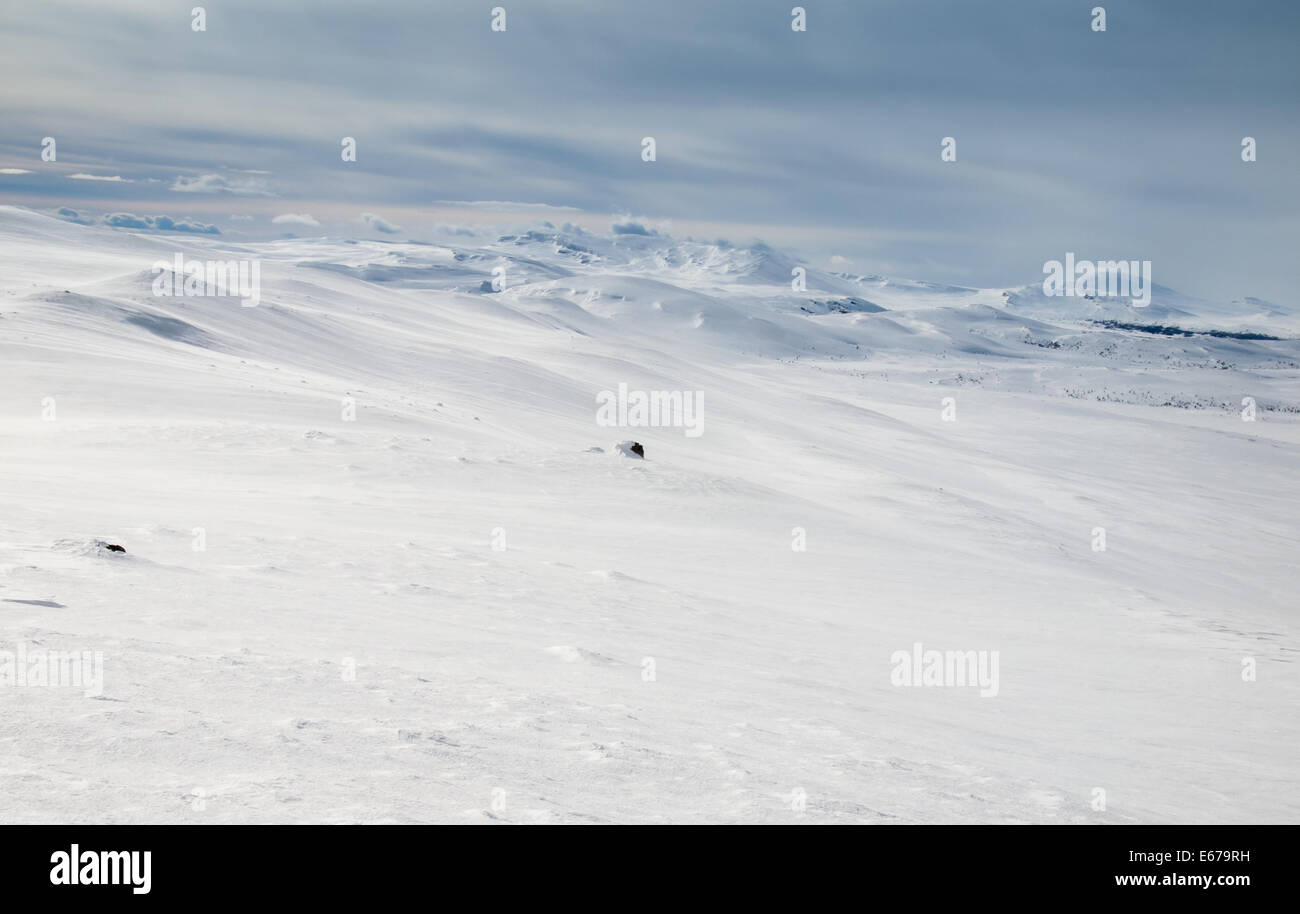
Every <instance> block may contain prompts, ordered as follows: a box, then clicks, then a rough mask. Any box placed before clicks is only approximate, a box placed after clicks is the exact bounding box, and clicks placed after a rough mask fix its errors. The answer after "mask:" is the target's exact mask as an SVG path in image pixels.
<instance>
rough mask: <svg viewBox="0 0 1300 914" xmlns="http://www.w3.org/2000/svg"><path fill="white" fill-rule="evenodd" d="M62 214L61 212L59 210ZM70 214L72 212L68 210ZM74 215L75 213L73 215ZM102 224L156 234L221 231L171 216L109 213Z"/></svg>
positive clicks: (212, 233)
mask: <svg viewBox="0 0 1300 914" xmlns="http://www.w3.org/2000/svg"><path fill="white" fill-rule="evenodd" d="M60 212H61V213H62V212H63V210H60ZM68 212H72V210H68ZM74 215H75V213H74ZM104 224H105V225H111V226H113V227H114V228H132V229H143V230H144V231H157V232H185V233H187V234H191V235H220V234H221V229H219V228H217V227H216V226H215V225H205V224H204V223H202V222H186V221H184V220H181V221H179V222H178V221H176V220H175V219H173V218H172V217H171V216H137V215H135V214H134V213H110V214H108V215H107V216H105V217H104Z"/></svg>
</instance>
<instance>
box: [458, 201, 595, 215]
mask: <svg viewBox="0 0 1300 914" xmlns="http://www.w3.org/2000/svg"><path fill="white" fill-rule="evenodd" d="M433 205H434V206H452V207H455V208H456V209H475V210H486V211H488V212H501V213H511V212H515V211H517V210H545V211H548V212H556V213H578V212H582V211H581V210H580V209H579V208H578V207H576V206H555V205H553V204H550V203H516V202H514V201H512V200H434V201H433Z"/></svg>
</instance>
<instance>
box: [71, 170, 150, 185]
mask: <svg viewBox="0 0 1300 914" xmlns="http://www.w3.org/2000/svg"><path fill="white" fill-rule="evenodd" d="M68 180H69V181H113V182H116V183H119V184H133V183H135V182H133V181H132V180H131V179H130V178H124V177H122V176H121V175H88V174H86V173H85V172H80V171H79V172H77V173H76V174H75V175H68Z"/></svg>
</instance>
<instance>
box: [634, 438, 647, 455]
mask: <svg viewBox="0 0 1300 914" xmlns="http://www.w3.org/2000/svg"><path fill="white" fill-rule="evenodd" d="M631 451H632V453H633V454H636V455H637V456H638V457H644V456H645V448H643V447H642V446H641V442H640V441H633V442H632V447H631Z"/></svg>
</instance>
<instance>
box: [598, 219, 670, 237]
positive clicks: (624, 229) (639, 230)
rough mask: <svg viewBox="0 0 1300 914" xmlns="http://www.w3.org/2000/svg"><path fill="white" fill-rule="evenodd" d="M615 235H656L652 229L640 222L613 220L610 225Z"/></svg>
mask: <svg viewBox="0 0 1300 914" xmlns="http://www.w3.org/2000/svg"><path fill="white" fill-rule="evenodd" d="M610 229H611V230H612V231H613V232H614V234H615V235H657V234H659V233H658V232H656V231H655V230H654V229H648V228H646V227H645V226H644V225H642V224H641V223H640V222H630V221H629V222H615V223H614V224H613V225H611V226H610Z"/></svg>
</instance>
